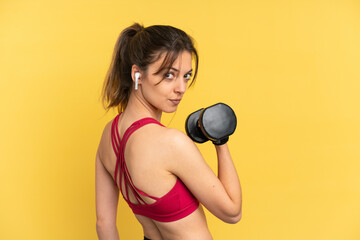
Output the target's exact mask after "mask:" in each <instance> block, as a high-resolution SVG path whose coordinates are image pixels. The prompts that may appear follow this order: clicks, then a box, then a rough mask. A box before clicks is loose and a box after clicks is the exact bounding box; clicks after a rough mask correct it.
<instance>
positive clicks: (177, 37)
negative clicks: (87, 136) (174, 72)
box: [102, 23, 199, 112]
mask: <svg viewBox="0 0 360 240" xmlns="http://www.w3.org/2000/svg"><path fill="white" fill-rule="evenodd" d="M183 51H188V52H190V53H191V54H192V55H193V58H194V60H195V73H194V77H193V81H192V82H191V84H190V86H191V85H192V84H193V83H194V81H195V79H196V75H197V71H198V63H199V57H198V54H197V51H196V49H195V47H194V43H193V39H192V38H191V37H190V36H189V35H187V34H186V33H185V32H184V31H182V30H180V29H178V28H175V27H172V26H166V25H153V26H149V27H146V28H144V27H143V26H142V25H140V24H138V23H134V24H133V25H131V26H130V27H128V28H126V29H124V30H123V31H122V32H121V33H120V36H119V38H118V39H117V41H116V44H115V47H114V53H113V56H112V61H111V64H110V68H109V70H108V72H107V74H106V77H105V82H104V85H103V91H102V102H103V106H104V108H105V109H106V110H107V111H108V110H109V109H110V108H112V107H116V106H118V109H119V112H120V111H123V110H124V109H125V108H126V106H127V103H128V101H129V97H130V93H131V91H132V83H133V81H132V78H131V67H132V65H134V64H135V65H137V66H138V67H139V68H140V69H141V70H143V71H144V72H145V73H146V70H147V67H148V65H149V64H151V63H153V62H155V61H157V60H158V59H159V58H160V56H161V54H162V53H166V55H165V58H164V61H163V63H162V65H161V67H160V68H159V70H158V71H157V72H156V74H159V73H160V72H162V71H163V70H164V69H165V68H169V67H171V66H172V64H173V63H174V61H175V60H176V59H177V57H178V56H179V54H180V53H181V52H183Z"/></svg>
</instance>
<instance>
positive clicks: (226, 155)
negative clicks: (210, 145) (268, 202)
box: [215, 144, 242, 216]
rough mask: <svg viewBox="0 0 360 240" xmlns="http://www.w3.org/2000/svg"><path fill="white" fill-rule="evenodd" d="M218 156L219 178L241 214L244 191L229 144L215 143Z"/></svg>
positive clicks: (235, 208)
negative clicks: (218, 144) (242, 190)
mask: <svg viewBox="0 0 360 240" xmlns="http://www.w3.org/2000/svg"><path fill="white" fill-rule="evenodd" d="M215 148H216V153H217V158H218V178H219V180H220V181H221V183H222V184H223V186H224V188H225V190H226V192H227V194H228V196H229V198H230V199H231V201H232V203H233V204H234V205H233V207H234V212H235V213H237V214H236V215H238V214H239V215H240V216H241V205H242V193H241V186H240V181H239V177H238V174H237V171H236V168H235V165H234V163H233V160H232V158H231V155H230V151H229V148H228V146H227V144H223V145H220V146H217V145H215Z"/></svg>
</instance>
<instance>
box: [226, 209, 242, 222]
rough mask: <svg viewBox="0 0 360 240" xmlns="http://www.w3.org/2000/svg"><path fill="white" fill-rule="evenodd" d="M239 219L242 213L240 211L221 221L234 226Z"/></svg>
mask: <svg viewBox="0 0 360 240" xmlns="http://www.w3.org/2000/svg"><path fill="white" fill-rule="evenodd" d="M241 218H242V211H241V209H240V211H238V212H236V213H234V214H231V215H229V216H227V217H226V218H225V219H222V220H223V221H224V222H226V223H230V224H235V223H238V222H239V221H240V220H241Z"/></svg>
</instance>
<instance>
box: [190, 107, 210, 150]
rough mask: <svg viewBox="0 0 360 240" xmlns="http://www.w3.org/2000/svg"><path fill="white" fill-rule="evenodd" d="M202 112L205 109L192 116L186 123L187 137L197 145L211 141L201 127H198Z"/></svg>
mask: <svg viewBox="0 0 360 240" xmlns="http://www.w3.org/2000/svg"><path fill="white" fill-rule="evenodd" d="M202 110H203V108H202V109H200V110H198V111H196V112H193V113H192V114H190V115H189V116H188V118H187V119H186V122H185V130H186V133H187V135H188V136H189V137H190V138H191V139H192V140H193V141H194V142H197V143H204V142H206V141H208V140H209V139H207V138H206V137H205V136H204V134H203V133H202V132H201V130H200V127H198V121H199V117H200V114H201V111H202Z"/></svg>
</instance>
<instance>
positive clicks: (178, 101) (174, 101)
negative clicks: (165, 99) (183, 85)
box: [170, 99, 181, 105]
mask: <svg viewBox="0 0 360 240" xmlns="http://www.w3.org/2000/svg"><path fill="white" fill-rule="evenodd" d="M170 101H171V102H172V103H174V104H175V105H178V104H179V103H180V101H181V99H170Z"/></svg>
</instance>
